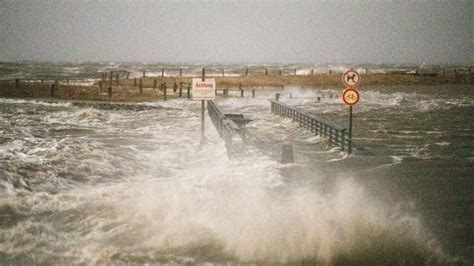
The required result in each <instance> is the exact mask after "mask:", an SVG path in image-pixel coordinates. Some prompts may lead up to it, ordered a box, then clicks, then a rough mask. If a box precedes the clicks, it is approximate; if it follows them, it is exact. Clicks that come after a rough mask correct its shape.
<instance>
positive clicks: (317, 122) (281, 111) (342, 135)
mask: <svg viewBox="0 0 474 266" xmlns="http://www.w3.org/2000/svg"><path fill="white" fill-rule="evenodd" d="M271 111H272V114H276V115H280V116H282V117H288V118H292V119H293V121H296V122H298V123H299V125H300V127H303V128H305V129H308V130H309V131H311V132H312V133H314V134H315V135H320V136H323V137H325V138H327V139H328V140H329V143H331V144H332V145H335V146H337V147H340V148H341V150H342V151H349V150H350V147H351V145H352V141H351V136H350V135H349V133H348V132H347V128H345V127H342V126H340V125H337V124H331V123H329V122H326V121H323V120H322V119H320V118H318V117H316V116H315V115H313V114H310V113H308V112H307V111H305V110H303V109H301V108H295V107H292V106H289V105H287V104H284V103H282V102H277V101H271Z"/></svg>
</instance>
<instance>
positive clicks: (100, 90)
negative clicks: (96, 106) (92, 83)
mask: <svg viewBox="0 0 474 266" xmlns="http://www.w3.org/2000/svg"><path fill="white" fill-rule="evenodd" d="M99 92H102V80H101V81H99Z"/></svg>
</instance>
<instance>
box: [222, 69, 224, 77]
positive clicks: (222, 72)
mask: <svg viewBox="0 0 474 266" xmlns="http://www.w3.org/2000/svg"><path fill="white" fill-rule="evenodd" d="M222 76H223V77H224V76H225V75H224V69H222Z"/></svg>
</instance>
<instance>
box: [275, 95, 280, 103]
mask: <svg viewBox="0 0 474 266" xmlns="http://www.w3.org/2000/svg"><path fill="white" fill-rule="evenodd" d="M275 101H277V102H278V101H280V94H279V93H275Z"/></svg>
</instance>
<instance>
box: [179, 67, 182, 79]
mask: <svg viewBox="0 0 474 266" xmlns="http://www.w3.org/2000/svg"><path fill="white" fill-rule="evenodd" d="M179 76H180V77H182V76H183V69H182V68H180V69H179Z"/></svg>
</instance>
